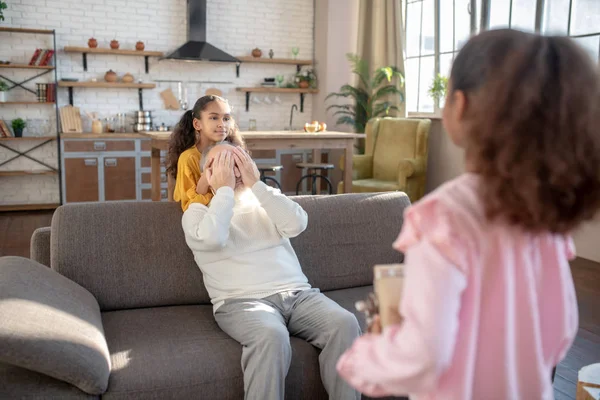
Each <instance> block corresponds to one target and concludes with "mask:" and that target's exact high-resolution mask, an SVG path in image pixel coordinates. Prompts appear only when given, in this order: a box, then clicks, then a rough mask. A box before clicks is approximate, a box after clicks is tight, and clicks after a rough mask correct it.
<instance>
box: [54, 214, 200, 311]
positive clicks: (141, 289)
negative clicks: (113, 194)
mask: <svg viewBox="0 0 600 400" xmlns="http://www.w3.org/2000/svg"><path fill="white" fill-rule="evenodd" d="M181 215H182V212H181V207H180V206H179V204H178V203H175V202H169V203H161V202H108V203H84V204H67V205H64V206H61V207H59V208H58V209H57V210H56V212H55V213H54V217H53V218H52V236H51V266H52V268H53V269H55V270H56V271H58V272H60V273H61V274H62V275H64V276H66V277H67V278H69V279H72V280H74V281H75V282H77V283H79V284H80V285H81V286H83V287H84V288H86V289H87V290H89V291H90V292H91V293H92V294H93V295H94V296H95V297H96V299H98V303H99V304H100V308H101V310H102V311H108V310H118V309H125V308H142V307H154V306H168V305H183V304H210V298H209V296H208V293H207V292H206V289H205V287H204V282H203V280H202V273H201V272H200V269H199V268H198V266H197V265H196V263H195V261H194V256H193V254H192V252H191V250H190V249H189V248H188V247H187V244H186V243H185V237H184V235H183V230H182V229H181Z"/></svg>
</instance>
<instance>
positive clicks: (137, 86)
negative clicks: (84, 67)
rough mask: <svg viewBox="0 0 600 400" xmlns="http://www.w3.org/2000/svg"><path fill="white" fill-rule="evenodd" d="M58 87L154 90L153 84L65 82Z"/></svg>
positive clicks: (59, 83) (154, 85) (60, 82)
mask: <svg viewBox="0 0 600 400" xmlns="http://www.w3.org/2000/svg"><path fill="white" fill-rule="evenodd" d="M58 86H59V87H84V88H124V89H154V88H155V87H156V84H154V83H123V82H66V81H59V82H58Z"/></svg>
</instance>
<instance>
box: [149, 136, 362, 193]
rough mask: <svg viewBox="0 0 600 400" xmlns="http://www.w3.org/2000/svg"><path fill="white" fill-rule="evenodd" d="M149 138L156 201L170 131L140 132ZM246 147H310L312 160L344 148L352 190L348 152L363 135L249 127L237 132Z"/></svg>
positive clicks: (346, 183) (346, 176)
mask: <svg viewBox="0 0 600 400" xmlns="http://www.w3.org/2000/svg"><path fill="white" fill-rule="evenodd" d="M140 134H141V135H144V136H147V137H149V138H150V139H151V147H152V161H151V165H152V172H151V181H152V200H153V201H160V198H161V196H160V175H161V172H160V151H161V150H167V149H168V146H169V139H170V138H171V132H140ZM241 134H242V136H243V137H244V140H245V141H246V147H247V148H248V150H282V149H310V150H312V153H313V160H321V151H322V150H325V149H344V178H343V179H344V192H345V193H350V192H351V191H352V190H351V189H352V154H353V151H354V141H355V140H356V139H364V138H365V134H362V133H347V132H333V131H325V132H314V133H309V132H303V131H262V132H260V131H252V132H241ZM168 181H169V186H168V198H169V199H172V197H173V188H174V186H175V185H174V182H173V180H172V179H169V180H168Z"/></svg>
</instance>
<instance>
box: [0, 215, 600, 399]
mask: <svg viewBox="0 0 600 400" xmlns="http://www.w3.org/2000/svg"><path fill="white" fill-rule="evenodd" d="M52 213H53V211H37V212H34V211H22V212H10V213H0V256H6V255H15V256H22V257H29V239H30V237H31V234H32V233H33V231H34V230H35V229H37V228H39V227H43V226H50V221H51V219H52ZM571 267H572V272H573V279H574V281H575V288H576V290H577V299H578V302H579V333H578V335H577V339H576V340H575V344H574V345H573V347H572V348H571V350H570V351H569V353H568V355H567V357H566V358H565V360H563V362H562V363H561V364H560V365H559V366H558V369H557V373H556V378H555V381H554V395H555V397H556V400H567V399H574V398H575V388H576V385H577V371H579V369H580V368H581V367H583V366H585V365H589V364H593V363H598V362H600V264H598V263H596V262H593V261H589V260H585V259H583V258H578V259H576V260H575V261H573V262H572V263H571Z"/></svg>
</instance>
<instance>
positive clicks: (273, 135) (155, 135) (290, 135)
mask: <svg viewBox="0 0 600 400" xmlns="http://www.w3.org/2000/svg"><path fill="white" fill-rule="evenodd" d="M171 133H172V132H171V131H167V132H157V131H142V132H140V134H141V135H144V136H147V137H150V138H152V139H157V140H168V139H169V138H170V137H171ZM240 134H241V135H242V137H243V138H244V139H246V138H248V139H278V138H282V139H307V138H319V139H339V138H341V137H343V138H346V139H347V138H353V139H363V138H364V137H365V135H364V134H362V133H348V132H336V131H324V132H304V131H240Z"/></svg>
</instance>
